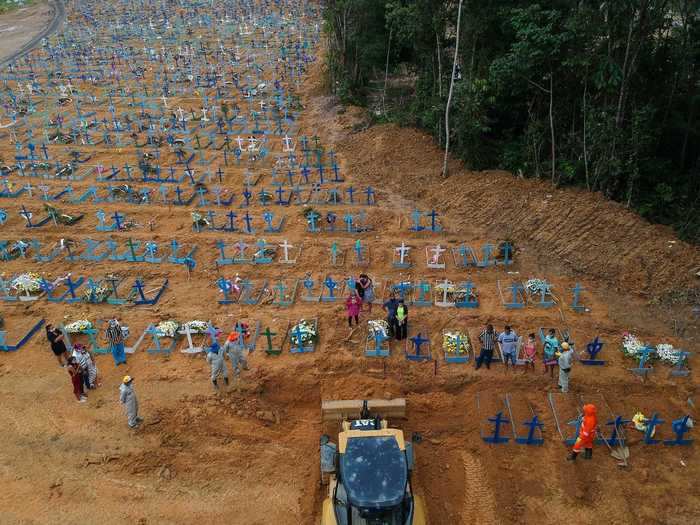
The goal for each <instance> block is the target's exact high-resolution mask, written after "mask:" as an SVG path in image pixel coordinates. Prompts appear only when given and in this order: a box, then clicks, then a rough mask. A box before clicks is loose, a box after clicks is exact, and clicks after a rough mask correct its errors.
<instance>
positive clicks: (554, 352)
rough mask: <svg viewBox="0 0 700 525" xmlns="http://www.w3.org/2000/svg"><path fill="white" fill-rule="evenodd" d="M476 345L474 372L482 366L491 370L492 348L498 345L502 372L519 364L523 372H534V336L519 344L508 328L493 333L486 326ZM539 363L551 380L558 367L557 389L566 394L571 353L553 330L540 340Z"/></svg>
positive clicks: (571, 361) (572, 357)
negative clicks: (476, 353)
mask: <svg viewBox="0 0 700 525" xmlns="http://www.w3.org/2000/svg"><path fill="white" fill-rule="evenodd" d="M479 344H480V348H481V350H480V352H479V356H478V357H477V358H476V369H477V370H479V369H480V368H481V366H482V365H486V368H487V369H489V368H491V361H492V359H493V352H494V350H495V348H496V345H498V349H499V351H500V354H501V356H502V358H503V363H504V364H505V366H506V369H508V368H509V367H511V368H515V367H516V366H517V365H522V366H523V367H524V369H525V370H526V371H527V370H535V361H536V358H537V339H536V337H535V334H532V333H531V334H529V335H528V337H527V341H523V340H522V338H521V337H520V336H518V334H517V333H516V332H515V330H513V328H512V327H511V326H509V325H506V326H505V328H504V329H503V332H501V333H497V332H496V330H495V329H494V327H493V325H492V324H488V325H486V327H485V328H484V329H483V330H482V332H481V333H480V334H479ZM519 350H522V353H521V357H518V352H519ZM542 362H543V365H544V373H545V374H546V373H547V372H549V375H550V377H551V378H554V367H559V388H560V389H561V391H562V392H568V391H569V377H570V374H571V368H572V366H573V363H574V352H573V348H572V347H571V345H570V344H569V342H568V341H561V342H560V341H559V339H558V338H557V335H556V330H554V328H550V329H549V331H548V332H547V335H546V336H545V338H544V343H543V345H542Z"/></svg>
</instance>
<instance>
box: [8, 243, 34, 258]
mask: <svg viewBox="0 0 700 525" xmlns="http://www.w3.org/2000/svg"><path fill="white" fill-rule="evenodd" d="M27 248H29V243H28V242H27V241H24V240H21V239H20V240H19V241H17V242H15V243H13V244H12V246H10V249H9V250H7V255H6V256H5V260H7V261H14V260H15V259H19V258H20V257H22V254H23V253H25V252H26V251H27Z"/></svg>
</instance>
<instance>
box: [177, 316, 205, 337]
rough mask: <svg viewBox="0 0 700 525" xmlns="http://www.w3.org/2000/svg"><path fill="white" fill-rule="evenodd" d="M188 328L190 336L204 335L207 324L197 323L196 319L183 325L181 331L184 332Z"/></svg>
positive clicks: (203, 322)
mask: <svg viewBox="0 0 700 525" xmlns="http://www.w3.org/2000/svg"><path fill="white" fill-rule="evenodd" d="M188 328H189V330H190V333H192V334H203V333H206V331H207V329H208V328H209V323H208V322H206V321H199V320H197V319H195V320H193V321H188V322H186V323H184V324H183V325H182V327H181V330H182V331H183V332H184V331H186V330H187V329H188Z"/></svg>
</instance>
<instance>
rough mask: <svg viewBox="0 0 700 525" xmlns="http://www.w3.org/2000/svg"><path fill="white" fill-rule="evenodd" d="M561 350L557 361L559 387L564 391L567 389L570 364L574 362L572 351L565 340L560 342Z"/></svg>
mask: <svg viewBox="0 0 700 525" xmlns="http://www.w3.org/2000/svg"><path fill="white" fill-rule="evenodd" d="M561 350H562V351H561V354H560V355H559V361H558V364H559V388H561V391H562V392H564V393H566V392H568V391H569V374H570V373H571V366H572V365H573V364H574V351H573V350H572V349H571V346H570V345H569V343H567V342H566V341H564V342H563V343H562V344H561Z"/></svg>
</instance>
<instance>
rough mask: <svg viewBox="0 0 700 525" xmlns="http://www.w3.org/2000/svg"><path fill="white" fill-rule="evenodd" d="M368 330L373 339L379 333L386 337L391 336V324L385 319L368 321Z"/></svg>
mask: <svg viewBox="0 0 700 525" xmlns="http://www.w3.org/2000/svg"><path fill="white" fill-rule="evenodd" d="M367 328H368V330H369V335H370V337H372V338H374V336H375V335H376V334H377V332H379V333H380V334H382V335H383V336H384V337H387V336H388V335H389V323H387V322H386V321H385V320H384V319H374V320H370V321H367Z"/></svg>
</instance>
